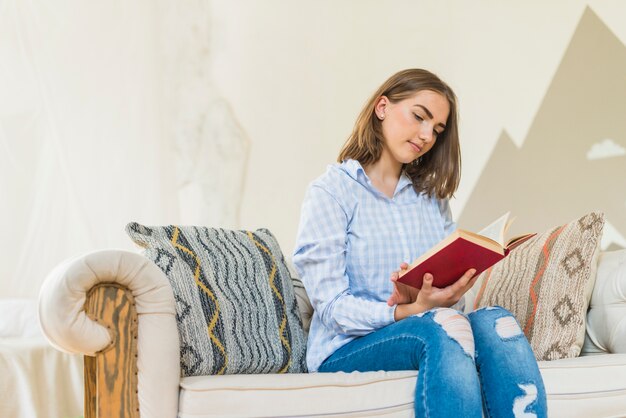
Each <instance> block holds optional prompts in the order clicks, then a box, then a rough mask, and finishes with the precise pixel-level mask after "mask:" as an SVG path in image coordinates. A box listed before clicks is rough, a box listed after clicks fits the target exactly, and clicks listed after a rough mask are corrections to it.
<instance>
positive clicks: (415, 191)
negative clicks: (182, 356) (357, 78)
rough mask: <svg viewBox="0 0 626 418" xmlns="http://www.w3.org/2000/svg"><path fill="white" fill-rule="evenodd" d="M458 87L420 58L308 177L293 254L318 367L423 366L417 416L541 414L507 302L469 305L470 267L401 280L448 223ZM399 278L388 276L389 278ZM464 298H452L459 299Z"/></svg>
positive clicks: (456, 172) (535, 371)
mask: <svg viewBox="0 0 626 418" xmlns="http://www.w3.org/2000/svg"><path fill="white" fill-rule="evenodd" d="M456 103H457V102H456V97H455V95H454V93H453V91H452V90H451V89H450V87H449V86H448V85H447V84H446V83H444V82H443V81H441V80H440V79H439V78H438V77H437V76H436V75H434V74H432V73H430V72H428V71H425V70H419V69H410V70H405V71H401V72H399V73H397V74H395V75H393V76H392V77H391V78H389V79H388V80H387V81H386V82H385V83H384V84H383V85H382V86H381V87H380V88H379V89H378V90H377V91H376V93H374V95H373V96H372V97H371V98H370V100H369V101H368V102H367V104H366V105H365V107H364V108H363V110H362V111H361V114H360V115H359V117H358V119H357V121H356V124H355V127H354V130H353V132H352V134H351V135H350V137H349V138H348V140H347V142H346V143H345V144H344V146H343V149H342V150H341V152H340V154H339V158H338V163H337V164H334V165H331V166H329V168H328V170H327V171H326V173H325V174H323V175H322V176H320V177H319V178H317V179H316V180H315V181H313V182H312V183H311V185H310V186H309V188H308V190H307V193H306V196H305V199H304V203H303V207H302V214H301V219H300V227H299V230H298V237H297V243H296V248H295V252H294V257H293V261H294V264H295V266H296V269H297V270H298V272H299V274H300V275H301V277H302V280H303V283H304V285H305V287H306V290H307V292H308V295H309V297H310V299H311V303H312V304H313V307H314V309H315V313H314V316H313V319H312V323H311V329H310V333H309V340H308V352H307V363H308V367H309V370H310V371H311V372H314V371H318V372H336V371H344V372H352V371H362V372H365V371H375V370H386V371H392V370H419V373H418V376H417V382H416V388H415V416H416V417H426V416H427V417H460V416H463V417H477V418H479V417H481V416H483V414H484V416H486V417H545V416H546V415H547V414H546V395H545V389H544V385H543V381H542V379H541V375H540V373H539V368H538V366H537V362H536V360H535V358H534V355H533V353H532V351H531V348H530V346H529V344H528V341H527V340H526V338H525V336H524V334H523V333H522V331H521V329H520V327H519V325H518V324H517V322H516V321H515V319H514V318H513V316H512V315H511V314H510V313H509V312H508V311H506V310H504V309H503V308H500V307H490V308H483V309H480V310H477V311H474V312H471V313H470V314H468V315H467V316H466V315H464V314H462V313H461V312H460V311H459V310H457V309H462V303H463V295H464V293H465V292H467V290H468V289H470V288H471V287H472V285H473V284H474V281H475V280H476V277H475V276H474V273H475V272H474V271H473V270H470V271H468V272H466V273H465V274H464V275H463V277H461V278H460V279H459V280H458V281H457V282H455V283H454V284H452V285H450V286H449V287H446V288H441V289H439V288H435V287H433V286H432V279H433V278H432V276H431V275H429V274H426V275H425V276H424V284H423V286H422V288H421V289H419V290H417V289H413V288H410V287H407V286H405V285H403V284H401V283H398V282H396V280H397V278H398V266H400V269H406V268H407V267H408V265H407V264H406V261H407V260H408V261H410V260H413V259H415V258H417V257H418V256H419V255H420V254H422V253H424V252H426V251H427V250H428V249H430V248H431V247H432V246H433V245H435V244H436V243H438V242H439V241H440V240H442V239H443V238H445V237H446V236H447V235H448V234H449V233H451V232H452V231H453V230H454V229H455V227H456V225H455V224H454V222H453V221H452V216H451V213H450V209H449V205H448V199H449V198H450V197H451V196H452V195H453V193H454V192H455V191H456V189H457V187H458V184H459V178H460V169H461V157H460V147H459V137H458V126H457V104H456ZM390 278H391V280H390ZM455 308H456V309H455Z"/></svg>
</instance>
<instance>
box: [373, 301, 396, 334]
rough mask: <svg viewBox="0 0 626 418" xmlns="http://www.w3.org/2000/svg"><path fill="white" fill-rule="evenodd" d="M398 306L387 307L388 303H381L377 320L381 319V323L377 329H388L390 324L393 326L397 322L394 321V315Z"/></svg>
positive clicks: (377, 310)
mask: <svg viewBox="0 0 626 418" xmlns="http://www.w3.org/2000/svg"><path fill="white" fill-rule="evenodd" d="M396 306H398V305H393V306H389V305H387V302H381V303H380V305H379V306H377V307H376V318H379V321H380V322H379V323H378V324H376V328H382V327H386V326H387V325H389V324H393V323H394V322H396V320H395V319H394V314H395V312H396Z"/></svg>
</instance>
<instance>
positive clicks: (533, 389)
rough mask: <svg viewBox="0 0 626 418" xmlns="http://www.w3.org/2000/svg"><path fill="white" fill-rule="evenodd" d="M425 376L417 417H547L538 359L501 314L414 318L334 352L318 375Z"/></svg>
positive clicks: (435, 313) (443, 312)
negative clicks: (383, 372) (412, 372)
mask: <svg viewBox="0 0 626 418" xmlns="http://www.w3.org/2000/svg"><path fill="white" fill-rule="evenodd" d="M375 370H386V371H392V370H419V373H418V375H417V384H416V388H415V416H416V417H476V418H480V417H482V416H483V414H484V416H485V417H488V418H491V417H498V418H499V417H524V418H530V417H537V418H543V417H546V416H547V404H546V392H545V388H544V385H543V380H542V378H541V374H540V373H539V367H538V366H537V361H536V360H535V357H534V355H533V352H532V350H531V348H530V345H529V344H528V341H527V340H526V337H525V336H524V334H523V332H522V330H521V328H520V327H519V325H518V323H517V321H516V320H515V319H514V318H513V316H512V315H511V314H510V313H509V312H508V311H507V310H505V309H503V308H500V307H493V308H491V307H490V308H483V309H479V310H477V311H475V312H472V313H470V314H469V315H468V316H467V317H466V316H464V315H463V314H461V313H459V312H457V311H455V310H453V309H449V308H439V309H434V310H431V311H428V312H426V313H424V314H421V315H416V316H412V317H409V318H406V319H403V320H401V321H398V322H396V323H393V324H391V325H388V326H386V327H384V328H381V329H380V330H378V331H375V332H372V333H370V334H368V335H365V336H363V337H359V338H357V339H355V340H353V341H351V342H349V343H348V344H346V345H345V346H343V347H341V348H339V349H338V350H337V351H335V352H334V353H333V354H332V355H331V356H330V357H329V358H327V359H326V360H325V361H324V363H322V365H321V366H320V368H319V371H320V372H336V371H344V372H353V371H361V372H365V371H375Z"/></svg>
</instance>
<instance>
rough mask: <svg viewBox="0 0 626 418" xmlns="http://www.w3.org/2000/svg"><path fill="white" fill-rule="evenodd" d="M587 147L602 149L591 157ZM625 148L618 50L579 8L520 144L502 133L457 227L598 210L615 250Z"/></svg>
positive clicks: (625, 90)
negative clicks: (604, 151)
mask: <svg viewBox="0 0 626 418" xmlns="http://www.w3.org/2000/svg"><path fill="white" fill-rule="evenodd" d="M607 139H610V144H609V143H608V142H607ZM594 144H603V147H604V148H606V147H607V146H608V147H610V150H609V152H610V154H609V155H607V157H606V158H596V157H595V155H596V154H590V150H591V149H592V147H593V145H594ZM607 144H608V145H607ZM625 148H626V47H625V46H624V44H622V43H621V42H620V40H619V39H618V38H617V37H616V36H615V35H614V34H613V33H612V32H611V31H610V30H609V28H608V27H607V26H606V25H605V24H604V23H603V22H602V21H601V20H600V19H599V18H598V16H597V15H596V14H595V13H594V12H593V11H592V10H591V9H590V8H587V9H586V10H585V12H584V13H583V16H582V18H581V20H580V22H579V24H578V26H577V28H576V31H575V33H574V35H573V37H572V40H571V41H570V44H569V46H568V48H567V50H566V52H565V55H564V56H563V59H562V61H561V63H560V64H559V67H558V69H557V71H556V73H555V75H554V78H553V79H552V82H551V84H550V86H549V87H548V90H547V91H546V94H545V96H544V100H543V102H542V103H541V106H540V107H539V110H538V112H537V115H536V116H535V119H534V120H533V122H532V125H531V127H530V129H529V131H528V135H527V137H526V139H525V141H524V143H523V145H522V146H521V147H520V148H518V147H517V146H516V145H515V143H514V142H513V141H512V140H511V139H510V137H509V136H508V134H507V133H506V132H505V131H503V132H502V134H501V135H500V138H499V139H498V142H497V144H496V146H495V148H494V150H493V153H492V155H491V157H490V159H489V161H488V162H487V164H486V165H485V167H484V169H483V171H482V174H481V176H480V178H479V180H478V181H477V183H476V186H475V188H474V190H473V192H472V194H471V196H470V198H469V199H468V201H467V203H466V205H465V207H464V209H463V212H462V213H461V216H460V218H459V225H460V226H461V227H462V228H466V229H470V230H479V229H480V228H482V227H483V226H485V225H487V224H488V223H489V222H490V221H492V220H494V219H496V218H497V217H498V216H500V215H502V214H503V213H505V212H507V211H509V210H510V211H511V212H512V214H513V215H515V216H516V220H515V223H514V224H513V226H512V228H511V231H510V233H511V234H512V235H514V234H517V233H523V232H533V231H537V232H541V231H544V230H546V229H547V228H550V227H553V226H556V225H561V224H564V223H566V222H569V221H571V220H573V219H576V218H578V217H580V216H581V215H583V214H585V213H587V212H590V211H593V210H601V211H603V212H604V213H605V214H606V217H607V221H608V222H610V224H611V225H612V228H611V231H613V232H612V233H614V232H615V231H617V233H618V234H619V235H621V236H620V237H618V238H619V239H616V240H613V241H612V243H611V244H610V248H619V247H621V246H620V245H617V244H616V242H618V241H619V242H624V239H623V237H626V155H624V153H623V152H621V151H620V150H622V149H625ZM611 150H612V151H611ZM589 156H592V157H593V158H588V157H589Z"/></svg>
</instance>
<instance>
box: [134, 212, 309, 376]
mask: <svg viewBox="0 0 626 418" xmlns="http://www.w3.org/2000/svg"><path fill="white" fill-rule="evenodd" d="M126 232H127V233H128V235H129V236H130V237H131V239H132V240H133V241H134V242H135V243H136V244H138V245H140V246H141V247H143V248H144V249H145V250H144V255H145V256H146V257H147V258H149V259H150V260H152V261H153V262H154V263H155V264H156V265H157V266H159V267H160V268H161V270H163V272H164V273H165V275H166V276H167V278H168V279H169V281H170V284H171V285H172V290H173V292H174V299H175V301H176V319H177V321H178V332H179V337H180V365H181V374H182V376H183V377H186V376H204V375H219V374H256V373H302V372H306V365H305V350H306V341H305V336H304V332H303V330H302V323H301V321H300V316H299V313H298V305H297V302H296V297H295V294H294V289H293V285H292V282H291V275H290V274H289V270H288V268H287V266H286V264H285V260H284V257H283V254H282V252H281V250H280V247H279V246H278V242H277V241H276V239H275V238H274V236H273V235H272V234H271V233H270V231H268V230H266V229H259V230H256V231H254V232H250V231H234V230H226V229H219V228H205V227H195V226H173V225H170V226H157V227H146V226H143V225H139V224H138V223H135V222H133V223H130V224H128V225H127V226H126Z"/></svg>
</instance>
